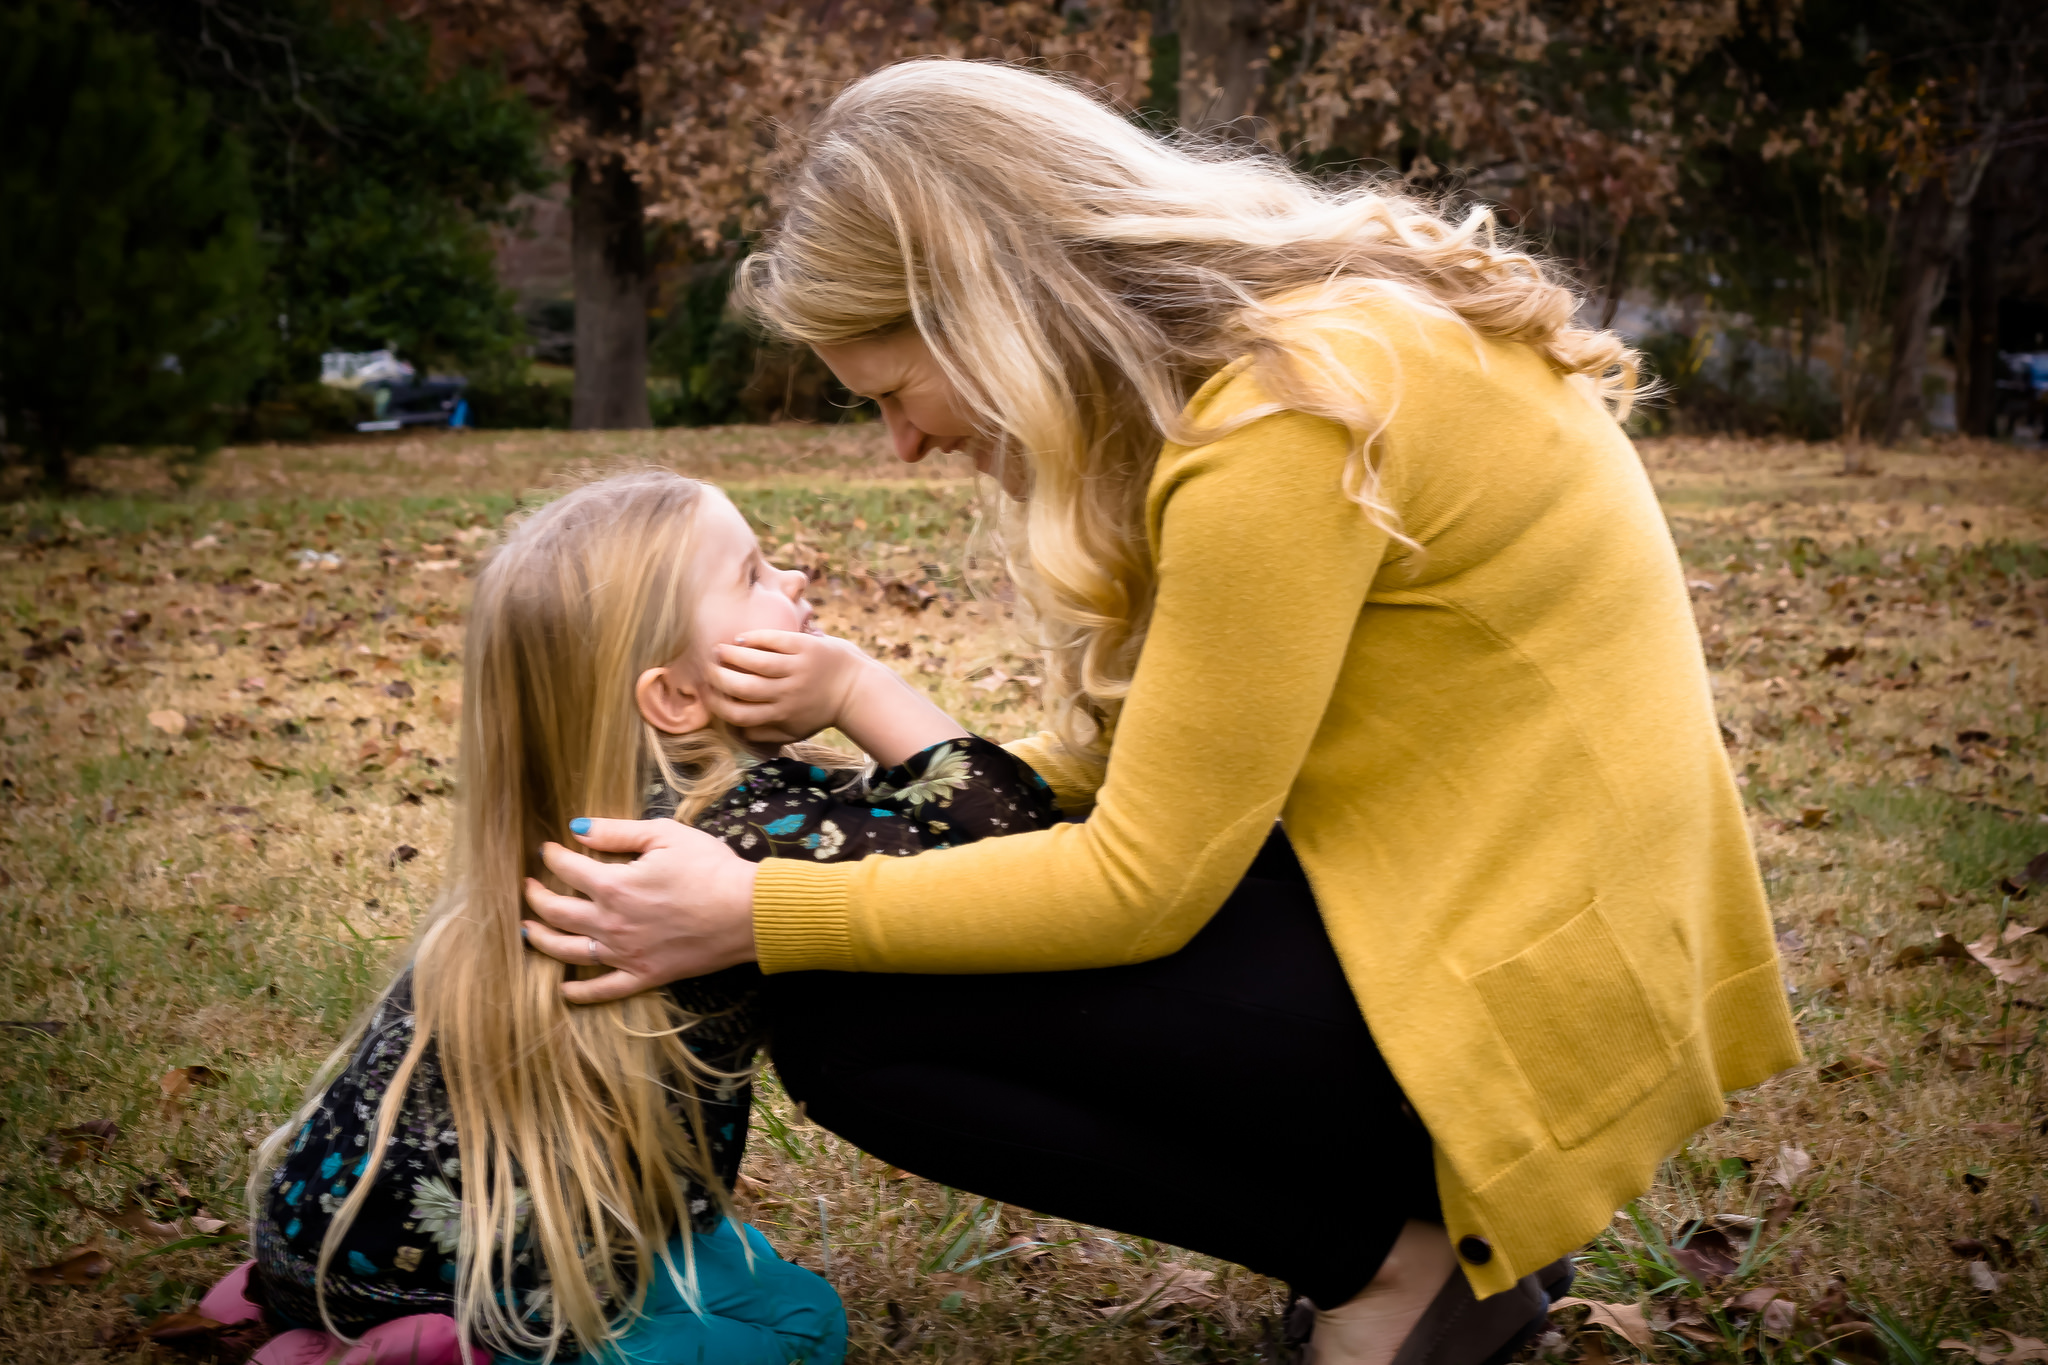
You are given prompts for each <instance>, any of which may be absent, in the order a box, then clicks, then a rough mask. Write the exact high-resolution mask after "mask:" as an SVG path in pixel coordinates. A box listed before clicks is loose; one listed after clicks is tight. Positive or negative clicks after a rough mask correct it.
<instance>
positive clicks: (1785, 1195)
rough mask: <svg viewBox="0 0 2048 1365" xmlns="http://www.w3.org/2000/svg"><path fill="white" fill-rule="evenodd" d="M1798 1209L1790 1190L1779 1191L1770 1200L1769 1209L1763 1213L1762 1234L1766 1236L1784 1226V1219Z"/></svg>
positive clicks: (1797, 1203) (1797, 1202)
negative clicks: (1776, 1195) (1774, 1197)
mask: <svg viewBox="0 0 2048 1365" xmlns="http://www.w3.org/2000/svg"><path fill="white" fill-rule="evenodd" d="M1798 1211H1799V1201H1798V1200H1797V1199H1795V1198H1794V1197H1793V1195H1792V1191H1790V1190H1784V1191H1782V1192H1780V1193H1779V1195H1778V1197H1777V1198H1776V1199H1774V1200H1772V1201H1771V1207H1770V1209H1769V1211H1768V1212H1766V1213H1765V1214H1764V1236H1766V1237H1768V1236H1770V1235H1771V1234H1772V1233H1774V1232H1776V1231H1777V1230H1778V1229H1779V1228H1781V1227H1783V1226H1785V1220H1786V1219H1788V1218H1790V1217H1791V1216H1792V1215H1793V1214H1795V1213H1797V1212H1798Z"/></svg>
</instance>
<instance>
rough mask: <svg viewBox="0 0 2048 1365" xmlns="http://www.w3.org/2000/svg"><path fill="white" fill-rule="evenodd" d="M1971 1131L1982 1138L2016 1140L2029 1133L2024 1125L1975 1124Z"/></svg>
mask: <svg viewBox="0 0 2048 1365" xmlns="http://www.w3.org/2000/svg"><path fill="white" fill-rule="evenodd" d="M1969 1130H1970V1131H1971V1132H1973V1133H1975V1134H1977V1135H1978V1136H1980V1137H1988V1138H2016V1137H2018V1136H2019V1135H2020V1134H2021V1133H2024V1132H2026V1131H2027V1126H2026V1125H2025V1124H2024V1123H1973V1124H1970V1125H1969Z"/></svg>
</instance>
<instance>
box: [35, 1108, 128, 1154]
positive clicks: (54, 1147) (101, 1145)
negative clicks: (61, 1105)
mask: <svg viewBox="0 0 2048 1365" xmlns="http://www.w3.org/2000/svg"><path fill="white" fill-rule="evenodd" d="M120 1136H121V1125H120V1124H118V1123H116V1122H114V1121H113V1120H112V1119H88V1120H86V1121H85V1122H84V1123H81V1124H78V1125H77V1126H75V1127H71V1128H59V1129H58V1130H57V1131H56V1132H54V1133H52V1134H50V1136H49V1137H47V1138H45V1139H44V1140H43V1155H45V1156H47V1157H49V1158H50V1160H52V1161H54V1162H56V1163H57V1164H58V1165H59V1166H76V1165H77V1164H78V1163H79V1162H81V1161H85V1160H88V1159H90V1160H98V1159H99V1157H100V1155H101V1154H102V1153H104V1152H105V1151H106V1150H107V1148H109V1147H111V1146H112V1145H113V1144H114V1143H115V1142H116V1141H118V1140H119V1139H120Z"/></svg>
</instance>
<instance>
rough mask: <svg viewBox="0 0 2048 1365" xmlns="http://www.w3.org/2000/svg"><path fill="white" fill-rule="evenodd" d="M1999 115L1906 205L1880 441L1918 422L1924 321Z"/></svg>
mask: <svg viewBox="0 0 2048 1365" xmlns="http://www.w3.org/2000/svg"><path fill="white" fill-rule="evenodd" d="M2003 123H2004V115H2003V114H1994V115H1992V117H1991V120H1990V123H1989V125H1988V126H1987V127H1986V128H1985V130H1984V131H1983V133H1982V134H1980V135H1979V136H1978V138H1977V142H1976V145H1975V146H1973V147H1971V148H1970V149H1969V150H1967V151H1965V152H1962V153H1960V154H1959V155H1958V156H1957V159H1956V164H1955V166H1954V167H1953V172H1952V174H1951V175H1949V176H1948V177H1947V178H1946V179H1945V180H1941V179H1935V178H1932V177H1930V178H1929V179H1928V181H1927V183H1926V184H1925V185H1923V186H1922V187H1921V189H1920V193H1919V195H1918V196H1917V197H1916V198H1915V199H1914V201H1913V207H1912V208H1911V209H1910V210H1909V212H1910V214H1911V216H1912V225H1911V230H1910V231H1909V232H1908V234H1907V237H1906V264H1905V268H1904V269H1903V270H1902V271H1901V272H1900V274H1899V298H1898V303H1897V305H1896V306H1895V307H1894V308H1893V310H1892V365H1891V374H1890V376H1889V382H1888V383H1887V384H1886V386H1885V387H1886V397H1885V410H1884V430H1883V436H1882V438H1881V439H1882V440H1883V442H1884V444H1885V445H1888V446H1891V445H1897V444H1898V443H1899V439H1900V437H1902V436H1904V435H1905V434H1906V428H1907V426H1909V425H1912V426H1918V425H1919V423H1920V420H1921V417H1922V411H1921V409H1922V407H1923V406H1924V404H1923V402H1922V399H1921V394H1920V381H1921V377H1922V376H1923V375H1924V374H1925V373H1926V370H1927V325H1928V323H1929V321H1930V320H1931V319H1932V318H1933V316H1934V308H1935V305H1936V304H1938V303H1940V302H1941V296H1942V294H1944V293H1945V292H1947V289H1948V272H1949V266H1950V264H1951V263H1952V262H1953V261H1954V260H1955V256H1956V251H1957V249H1958V248H1960V247H1961V246H1962V244H1963V238H1964V236H1965V235H1966V234H1967V233H1968V232H1969V228H1970V206H1971V204H1973V203H1974V202H1976V198H1977V191H1978V189H1979V187H1980V186H1982V185H1983V183H1984V173H1985V172H1986V171H1987V170H1989V169H1990V166H1991V159H1992V157H1993V156H1995V155H1996V154H1997V152H1998V137H1999V133H2000V132H2001V131H2002V125H2003Z"/></svg>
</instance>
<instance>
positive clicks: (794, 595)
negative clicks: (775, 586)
mask: <svg viewBox="0 0 2048 1365" xmlns="http://www.w3.org/2000/svg"><path fill="white" fill-rule="evenodd" d="M780 572H781V574H782V592H783V595H784V596H786V597H787V598H789V600H790V601H792V602H798V601H801V600H803V595H804V589H805V588H808V587H810V586H811V576H810V575H809V574H807V573H805V572H804V571H803V570H802V569H783V570H780Z"/></svg>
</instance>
